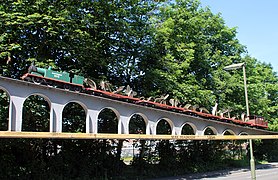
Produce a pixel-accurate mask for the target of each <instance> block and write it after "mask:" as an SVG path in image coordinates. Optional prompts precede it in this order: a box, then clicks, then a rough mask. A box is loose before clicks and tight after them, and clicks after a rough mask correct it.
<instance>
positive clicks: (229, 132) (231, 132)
mask: <svg viewBox="0 0 278 180" xmlns="http://www.w3.org/2000/svg"><path fill="white" fill-rule="evenodd" d="M223 135H236V134H235V133H234V131H232V130H230V129H227V130H225V131H224V133H223Z"/></svg>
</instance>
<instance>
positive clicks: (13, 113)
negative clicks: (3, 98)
mask: <svg viewBox="0 0 278 180" xmlns="http://www.w3.org/2000/svg"><path fill="white" fill-rule="evenodd" d="M24 101H25V98H22V97H18V96H10V107H9V131H18V132H20V131H21V129H22V111H23V110H22V108H23V103H24Z"/></svg>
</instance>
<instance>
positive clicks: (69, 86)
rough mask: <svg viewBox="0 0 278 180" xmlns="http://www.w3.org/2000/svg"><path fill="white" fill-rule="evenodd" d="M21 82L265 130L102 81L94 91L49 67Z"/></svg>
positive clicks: (254, 121) (262, 124) (259, 122)
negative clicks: (110, 88)
mask: <svg viewBox="0 0 278 180" xmlns="http://www.w3.org/2000/svg"><path fill="white" fill-rule="evenodd" d="M21 79H23V80H25V81H30V82H33V83H36V84H42V85H47V86H52V87H56V88H62V89H65V90H70V91H76V92H81V93H86V94H89V95H94V96H102V97H105V98H109V99H114V100H119V101H125V102H128V103H133V104H138V105H142V106H148V107H151V108H158V109H162V110H167V111H173V112H177V113H183V114H187V115H191V116H195V117H201V118H205V119H210V120H215V121H222V122H226V123H233V124H236V125H241V126H248V127H254V128H260V129H267V128H268V123H267V122H266V121H265V120H264V118H263V117H259V116H249V117H247V119H248V121H245V120H238V119H235V118H227V117H224V116H217V115H213V114H210V113H209V112H208V111H198V110H197V109H189V108H188V107H178V106H177V104H172V105H169V104H167V102H166V101H165V100H166V98H165V99H164V100H163V101H156V100H154V101H152V100H151V99H143V98H137V97H133V96H134V95H135V93H133V91H132V89H131V88H130V87H129V86H127V87H126V88H124V87H120V88H118V89H117V90H116V91H114V92H111V90H109V85H107V83H105V82H102V83H101V85H100V88H98V87H97V85H96V83H95V82H94V81H93V80H91V79H89V78H85V77H83V76H79V75H76V74H74V73H69V72H58V71H54V70H52V69H51V67H49V68H48V69H44V68H39V67H36V66H34V65H31V66H30V67H29V68H28V73H26V74H24V75H23V76H22V77H21ZM123 89H125V93H124V94H123V93H120V92H122V90H123ZM167 97H168V96H167Z"/></svg>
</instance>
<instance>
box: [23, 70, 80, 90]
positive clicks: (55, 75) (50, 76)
mask: <svg viewBox="0 0 278 180" xmlns="http://www.w3.org/2000/svg"><path fill="white" fill-rule="evenodd" d="M22 79H24V80H27V81H32V82H34V83H36V84H44V85H49V86H54V87H58V88H65V89H70V90H75V91H80V90H81V89H82V88H83V85H84V80H85V78H84V77H83V76H79V75H76V74H73V73H68V72H58V71H53V70H52V69H51V68H48V69H45V68H39V67H36V66H34V65H31V66H30V67H29V68H28V73H27V74H24V75H23V76H22Z"/></svg>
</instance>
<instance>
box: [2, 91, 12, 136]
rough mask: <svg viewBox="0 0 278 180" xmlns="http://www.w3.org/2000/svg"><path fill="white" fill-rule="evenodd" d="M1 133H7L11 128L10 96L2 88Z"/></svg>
mask: <svg viewBox="0 0 278 180" xmlns="http://www.w3.org/2000/svg"><path fill="white" fill-rule="evenodd" d="M0 104H1V106H0V131H7V130H8V126H9V104H10V96H9V94H8V93H7V92H6V91H5V90H2V89H1V88H0Z"/></svg>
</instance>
